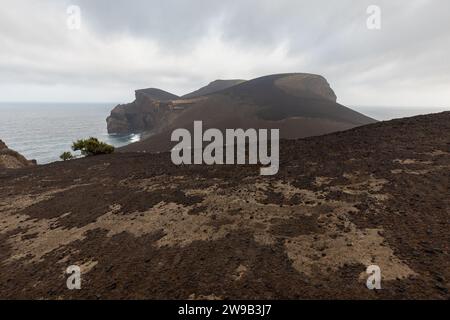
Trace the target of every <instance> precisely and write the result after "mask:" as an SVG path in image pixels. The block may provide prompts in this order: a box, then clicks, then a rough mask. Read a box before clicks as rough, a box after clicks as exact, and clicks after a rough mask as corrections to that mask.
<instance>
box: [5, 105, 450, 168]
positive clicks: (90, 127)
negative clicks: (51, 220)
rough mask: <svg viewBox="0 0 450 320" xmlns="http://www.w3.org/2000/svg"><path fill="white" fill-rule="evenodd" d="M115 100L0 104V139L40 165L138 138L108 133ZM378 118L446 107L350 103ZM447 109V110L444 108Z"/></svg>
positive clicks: (438, 109) (368, 114) (388, 118)
mask: <svg viewBox="0 0 450 320" xmlns="http://www.w3.org/2000/svg"><path fill="white" fill-rule="evenodd" d="M115 105H116V104H115V103H81V104H80V103H0V139H1V140H3V141H4V142H5V143H6V144H7V145H8V147H9V148H11V149H13V150H16V151H18V152H19V153H21V154H23V155H24V156H25V157H26V158H27V159H36V160H37V162H38V163H39V164H46V163H50V162H54V161H59V156H60V154H61V153H63V152H64V151H71V145H72V142H73V141H75V140H78V139H82V138H89V137H97V138H98V139H100V140H101V141H104V142H106V143H109V144H111V145H113V146H115V147H121V146H124V145H127V144H129V143H132V142H137V141H139V140H140V138H141V137H140V135H139V134H130V135H109V134H108V132H107V130H106V118H107V117H108V115H109V113H110V111H111V109H113V108H114V106H115ZM352 108H353V109H354V110H357V111H359V112H361V113H364V114H365V115H367V116H369V117H372V118H374V119H377V120H390V119H394V118H403V117H409V116H414V115H419V114H427V113H434V112H440V111H445V110H446V108H388V107H358V106H353V107H352ZM447 110H448V109H447Z"/></svg>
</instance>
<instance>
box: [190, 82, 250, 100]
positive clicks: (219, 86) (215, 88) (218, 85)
mask: <svg viewBox="0 0 450 320" xmlns="http://www.w3.org/2000/svg"><path fill="white" fill-rule="evenodd" d="M245 81H246V80H240V79H232V80H216V81H213V82H211V83H210V84H208V85H207V86H205V87H203V88H200V89H198V90H196V91H194V92H191V93H188V94H186V95H184V96H183V97H182V98H183V99H191V98H197V97H201V96H206V95H208V94H211V93H214V92H219V91H222V90H225V89H228V88H231V87H233V86H236V85H238V84H241V83H243V82H245Z"/></svg>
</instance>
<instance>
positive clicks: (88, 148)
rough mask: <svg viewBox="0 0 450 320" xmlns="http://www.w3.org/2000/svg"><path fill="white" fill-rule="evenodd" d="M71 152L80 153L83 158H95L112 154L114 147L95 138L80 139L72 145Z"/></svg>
mask: <svg viewBox="0 0 450 320" xmlns="http://www.w3.org/2000/svg"><path fill="white" fill-rule="evenodd" d="M72 150H73V151H81V154H82V155H84V156H96V155H101V154H110V153H113V152H114V147H113V146H111V145H109V144H107V143H104V142H101V141H99V140H98V139H97V138H94V137H90V138H89V139H81V140H78V141H76V142H74V143H73V145H72Z"/></svg>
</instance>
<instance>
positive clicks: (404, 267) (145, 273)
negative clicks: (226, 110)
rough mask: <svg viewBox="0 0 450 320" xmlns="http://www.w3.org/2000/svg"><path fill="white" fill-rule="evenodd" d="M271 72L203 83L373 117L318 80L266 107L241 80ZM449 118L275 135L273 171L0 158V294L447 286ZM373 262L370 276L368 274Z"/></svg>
mask: <svg viewBox="0 0 450 320" xmlns="http://www.w3.org/2000/svg"><path fill="white" fill-rule="evenodd" d="M270 83H273V79H270V80H269V79H260V80H257V81H256V83H255V82H253V83H252V82H251V81H249V82H244V83H242V84H240V85H237V86H234V87H231V88H228V89H226V90H225V91H224V92H222V93H221V94H220V95H214V94H213V95H209V96H208V99H224V100H223V101H227V102H228V101H231V102H232V101H237V100H236V99H237V97H239V99H241V101H245V103H243V104H242V105H247V104H250V101H264V102H265V107H264V108H262V109H258V110H257V111H255V112H256V113H253V114H258V115H259V117H260V118H259V119H266V120H267V121H269V120H270V121H277V120H279V119H280V118H283V117H284V115H286V114H289V115H292V116H294V115H295V111H296V110H293V109H292V106H293V103H294V102H295V101H300V102H302V101H303V102H304V105H305V106H308V104H307V103H308V102H310V101H315V102H316V104H315V105H314V108H311V109H308V108H306V107H305V111H302V112H307V113H305V114H299V115H298V116H299V117H303V116H305V115H306V114H307V115H308V116H309V117H314V116H318V115H319V114H322V113H323V112H324V111H325V110H336V113H335V114H334V115H333V119H334V120H333V121H338V118H339V119H340V120H339V121H343V122H340V123H348V124H351V125H358V124H363V123H364V122H366V121H367V122H370V119H367V118H365V117H363V116H361V115H359V114H357V113H354V112H352V111H351V110H349V109H346V108H345V107H343V106H340V105H338V104H336V103H335V101H334V98H333V96H332V94H331V91H329V90H328V89H327V88H326V87H323V89H324V90H323V91H322V90H320V91H319V92H316V94H317V95H321V96H326V97H327V98H326V99H318V98H317V97H312V96H311V98H305V97H304V96H303V95H302V97H297V96H296V95H295V94H290V95H288V97H289V98H287V100H286V102H285V104H283V105H282V108H281V109H280V110H277V112H274V111H275V109H274V108H272V106H275V105H279V104H278V102H279V99H274V100H270V99H269V98H268V97H265V96H264V94H263V93H261V92H252V88H253V86H257V85H258V86H259V85H260V86H263V87H265V88H270V86H271V85H270ZM243 86H249V87H243ZM279 86H281V87H282V88H284V89H280V87H277V88H278V89H273V90H276V92H277V93H276V95H277V97H282V96H283V94H282V92H284V91H282V90H285V91H290V90H297V89H298V88H297V87H295V88H292V87H291V86H290V82H289V81H287V82H284V81H282V84H281V85H280V84H279ZM244 88H245V90H244ZM272 88H274V87H273V86H272ZM274 92H275V91H274ZM252 99H255V100H252ZM258 99H261V100H258ZM297 99H300V100H297ZM303 99H304V100H303ZM311 99H312V100H311ZM198 104H199V106H200V107H201V108H206V109H209V108H210V107H212V106H209V105H207V104H204V103H203V102H198ZM200 107H199V108H200ZM232 108H233V107H232ZM330 108H332V109H330ZM250 109H251V108H250V107H249V110H250ZM338 111H339V112H338ZM186 112H188V111H186ZM261 121H262V120H261ZM330 121H331V120H330ZM233 127H235V126H233ZM449 132H450V112H444V113H440V114H432V115H425V116H418V117H413V118H405V119H399V120H393V121H389V122H379V123H374V124H369V125H365V126H361V127H358V128H353V129H351V130H347V131H344V132H337V133H332V134H328V135H324V136H318V137H309V138H305V139H298V140H283V141H281V145H280V172H279V173H278V174H277V175H275V176H270V177H263V176H260V175H259V166H230V165H216V166H204V165H192V166H175V165H173V164H172V162H171V160H170V154H169V153H160V154H150V153H132V152H123V153H117V154H112V155H105V156H98V157H88V158H83V159H78V160H73V161H68V162H58V163H53V164H49V165H45V166H37V167H34V168H22V169H17V170H0V299H22V298H32V299H63V298H65V299H79V298H83V299H117V298H118V299H131V298H134V299H270V298H274V299H310V298H319V299H344V298H350V299H366V298H367V299H393V298H400V299H411V298H424V299H434V298H436V299H449V298H450V294H449V292H448V290H449V281H450V253H449V249H450V248H449V244H450V239H449V221H450V220H449V218H450V197H449V194H448V192H449V172H450V135H449ZM70 265H79V266H81V270H82V290H74V291H70V290H68V289H67V287H66V278H67V275H66V274H65V270H66V268H67V267H68V266H70ZM369 265H378V266H379V267H380V268H381V273H382V283H381V286H382V290H378V291H371V290H368V289H367V288H366V286H365V281H366V279H367V276H368V275H367V274H366V268H367V266H369Z"/></svg>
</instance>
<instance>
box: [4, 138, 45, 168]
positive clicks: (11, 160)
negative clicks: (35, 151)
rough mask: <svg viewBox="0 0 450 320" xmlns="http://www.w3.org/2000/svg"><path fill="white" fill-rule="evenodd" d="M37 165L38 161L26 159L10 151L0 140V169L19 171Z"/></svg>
mask: <svg viewBox="0 0 450 320" xmlns="http://www.w3.org/2000/svg"><path fill="white" fill-rule="evenodd" d="M34 165H36V161H34V160H32V161H29V160H27V159H25V157H24V156H22V155H21V154H20V153H18V152H16V151H14V150H11V149H9V148H8V147H7V146H6V144H5V143H4V142H3V141H2V140H0V169H18V168H24V167H29V166H34Z"/></svg>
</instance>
